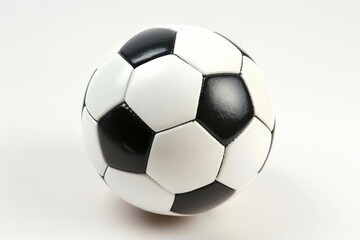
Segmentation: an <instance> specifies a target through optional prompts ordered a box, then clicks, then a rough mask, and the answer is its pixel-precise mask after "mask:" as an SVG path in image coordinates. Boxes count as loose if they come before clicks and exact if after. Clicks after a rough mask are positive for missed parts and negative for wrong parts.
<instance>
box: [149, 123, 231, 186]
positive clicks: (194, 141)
mask: <svg viewBox="0 0 360 240" xmlns="http://www.w3.org/2000/svg"><path fill="white" fill-rule="evenodd" d="M223 154H224V146H222V145H221V144H220V143H219V142H217V141H216V140H215V138H213V137H212V136H211V135H210V134H209V133H208V132H207V131H206V130H205V129H204V128H203V127H202V126H200V125H199V124H198V123H197V122H190V123H187V124H184V125H181V126H178V127H176V128H172V129H170V130H167V131H164V132H161V133H158V134H156V135H155V139H154V142H153V145H152V148H151V151H150V156H149V160H148V165H147V168H146V173H147V174H149V176H150V177H151V178H153V179H154V180H155V181H156V182H158V183H159V184H160V185H161V186H163V187H164V188H166V189H167V190H169V191H170V192H172V193H183V192H187V191H192V190H195V189H197V188H200V187H203V186H205V185H208V184H210V183H212V182H213V181H214V180H215V178H216V175H217V173H218V171H219V167H220V165H221V161H222V157H223Z"/></svg>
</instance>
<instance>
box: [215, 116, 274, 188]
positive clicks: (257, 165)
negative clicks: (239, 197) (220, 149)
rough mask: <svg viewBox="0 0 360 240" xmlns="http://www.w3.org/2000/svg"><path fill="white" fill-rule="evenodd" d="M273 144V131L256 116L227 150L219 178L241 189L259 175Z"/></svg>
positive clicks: (228, 184)
mask: <svg viewBox="0 0 360 240" xmlns="http://www.w3.org/2000/svg"><path fill="white" fill-rule="evenodd" d="M270 145H271V132H270V131H269V129H268V128H267V127H266V126H265V125H264V124H263V123H262V122H261V121H259V120H258V119H257V118H256V117H254V118H253V119H252V120H251V122H250V123H249V125H248V126H247V127H246V128H245V130H244V131H243V132H242V133H241V134H240V135H239V136H238V137H237V138H236V139H235V140H234V141H233V142H231V143H230V144H229V145H228V146H227V147H226V150H225V155H224V160H223V163H222V165H221V169H220V172H219V175H218V177H217V180H218V181H219V182H221V183H223V184H225V185H227V186H229V187H231V188H233V189H236V190H241V189H242V188H244V187H245V186H246V185H247V184H248V183H249V182H251V180H252V179H253V178H254V177H255V176H256V175H257V173H258V172H259V170H260V169H261V167H262V165H263V164H264V162H265V160H266V157H267V155H268V153H269V149H270Z"/></svg>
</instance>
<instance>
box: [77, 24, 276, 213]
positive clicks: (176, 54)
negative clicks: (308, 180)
mask: <svg viewBox="0 0 360 240" xmlns="http://www.w3.org/2000/svg"><path fill="white" fill-rule="evenodd" d="M82 128H83V136H84V142H85V145H86V148H87V150H88V153H89V157H90V159H91V161H92V163H93V165H94V167H95V169H96V171H97V172H98V174H100V175H101V176H102V177H103V179H104V181H105V182H106V183H107V184H108V186H109V187H110V188H111V189H112V190H113V191H114V192H115V193H116V194H117V195H119V196H120V197H121V198H122V199H124V200H125V201H127V202H128V203H130V204H132V205H134V206H137V207H139V208H141V209H143V210H146V211H149V212H154V213H159V214H165V215H192V214H197V213H201V212H205V211H207V210H210V209H212V208H214V207H216V206H218V205H220V204H221V203H223V202H225V201H226V200H227V199H229V198H230V197H231V196H232V195H233V194H234V193H235V192H237V191H240V190H241V189H243V188H244V187H245V186H246V185H247V184H248V183H249V182H250V181H251V180H252V179H254V177H255V176H256V175H257V174H258V173H259V172H260V171H261V169H262V168H263V166H264V164H265V162H266V159H267V157H268V155H269V152H270V149H271V145H272V140H273V133H274V128H275V116H274V112H273V108H272V104H271V99H270V97H269V93H268V90H267V88H266V84H265V82H264V77H263V75H262V74H261V72H260V70H259V68H258V66H257V65H256V64H255V62H254V61H253V60H252V59H251V58H250V57H249V55H247V54H246V53H245V52H244V51H243V50H242V49H240V48H239V47H238V46H236V45H235V44H234V43H233V42H231V41H230V40H228V39H227V38H225V37H223V36H222V35H220V34H218V33H215V32H212V31H209V30H206V29H202V28H197V27H183V26H169V27H159V28H151V29H147V30H145V31H142V32H140V33H138V34H136V35H135V36H134V37H132V38H131V39H129V40H128V41H127V42H126V43H125V44H124V45H123V46H122V47H121V48H120V49H119V50H118V52H115V53H113V54H112V55H110V56H109V57H108V58H107V59H106V61H105V62H104V63H103V64H102V65H100V66H99V67H98V68H97V69H96V70H95V72H94V73H93V75H92V77H91V79H90V81H89V84H88V87H87V90H86V94H85V98H84V104H83V109H82Z"/></svg>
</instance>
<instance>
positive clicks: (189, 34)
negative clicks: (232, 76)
mask: <svg viewBox="0 0 360 240" xmlns="http://www.w3.org/2000/svg"><path fill="white" fill-rule="evenodd" d="M209 49H210V50H209ZM174 54H176V55H177V56H179V57H180V58H181V59H184V60H185V61H186V62H188V63H190V64H191V65H192V66H194V67H195V68H196V69H198V70H199V71H200V72H202V73H203V74H204V75H209V74H216V73H240V68H241V52H240V51H239V50H238V49H237V48H236V47H235V46H234V45H233V44H232V43H230V42H229V41H228V40H226V39H225V38H223V37H221V36H219V35H218V34H216V33H214V32H211V31H208V30H204V29H200V28H183V29H180V30H179V31H178V32H177V33H176V41H175V48H174Z"/></svg>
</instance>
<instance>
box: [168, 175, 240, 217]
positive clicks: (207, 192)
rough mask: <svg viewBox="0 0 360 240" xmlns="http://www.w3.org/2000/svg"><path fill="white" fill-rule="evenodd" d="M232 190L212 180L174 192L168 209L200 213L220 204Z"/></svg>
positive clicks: (178, 211)
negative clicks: (183, 190)
mask: <svg viewBox="0 0 360 240" xmlns="http://www.w3.org/2000/svg"><path fill="white" fill-rule="evenodd" d="M234 192H235V190H234V189H232V188H229V187H227V186H225V185H223V184H221V183H219V182H218V181H214V182H213V183H211V184H209V185H207V186H205V187H202V188H199V189H196V190H194V191H191V192H187V193H181V194H176V195H175V200H174V203H173V205H172V207H171V209H170V211H172V212H174V213H180V214H197V213H202V212H205V211H207V210H210V209H212V208H214V207H216V206H218V205H220V204H221V203H222V202H224V201H225V200H226V199H228V198H229V197H231V195H233V194H234Z"/></svg>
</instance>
